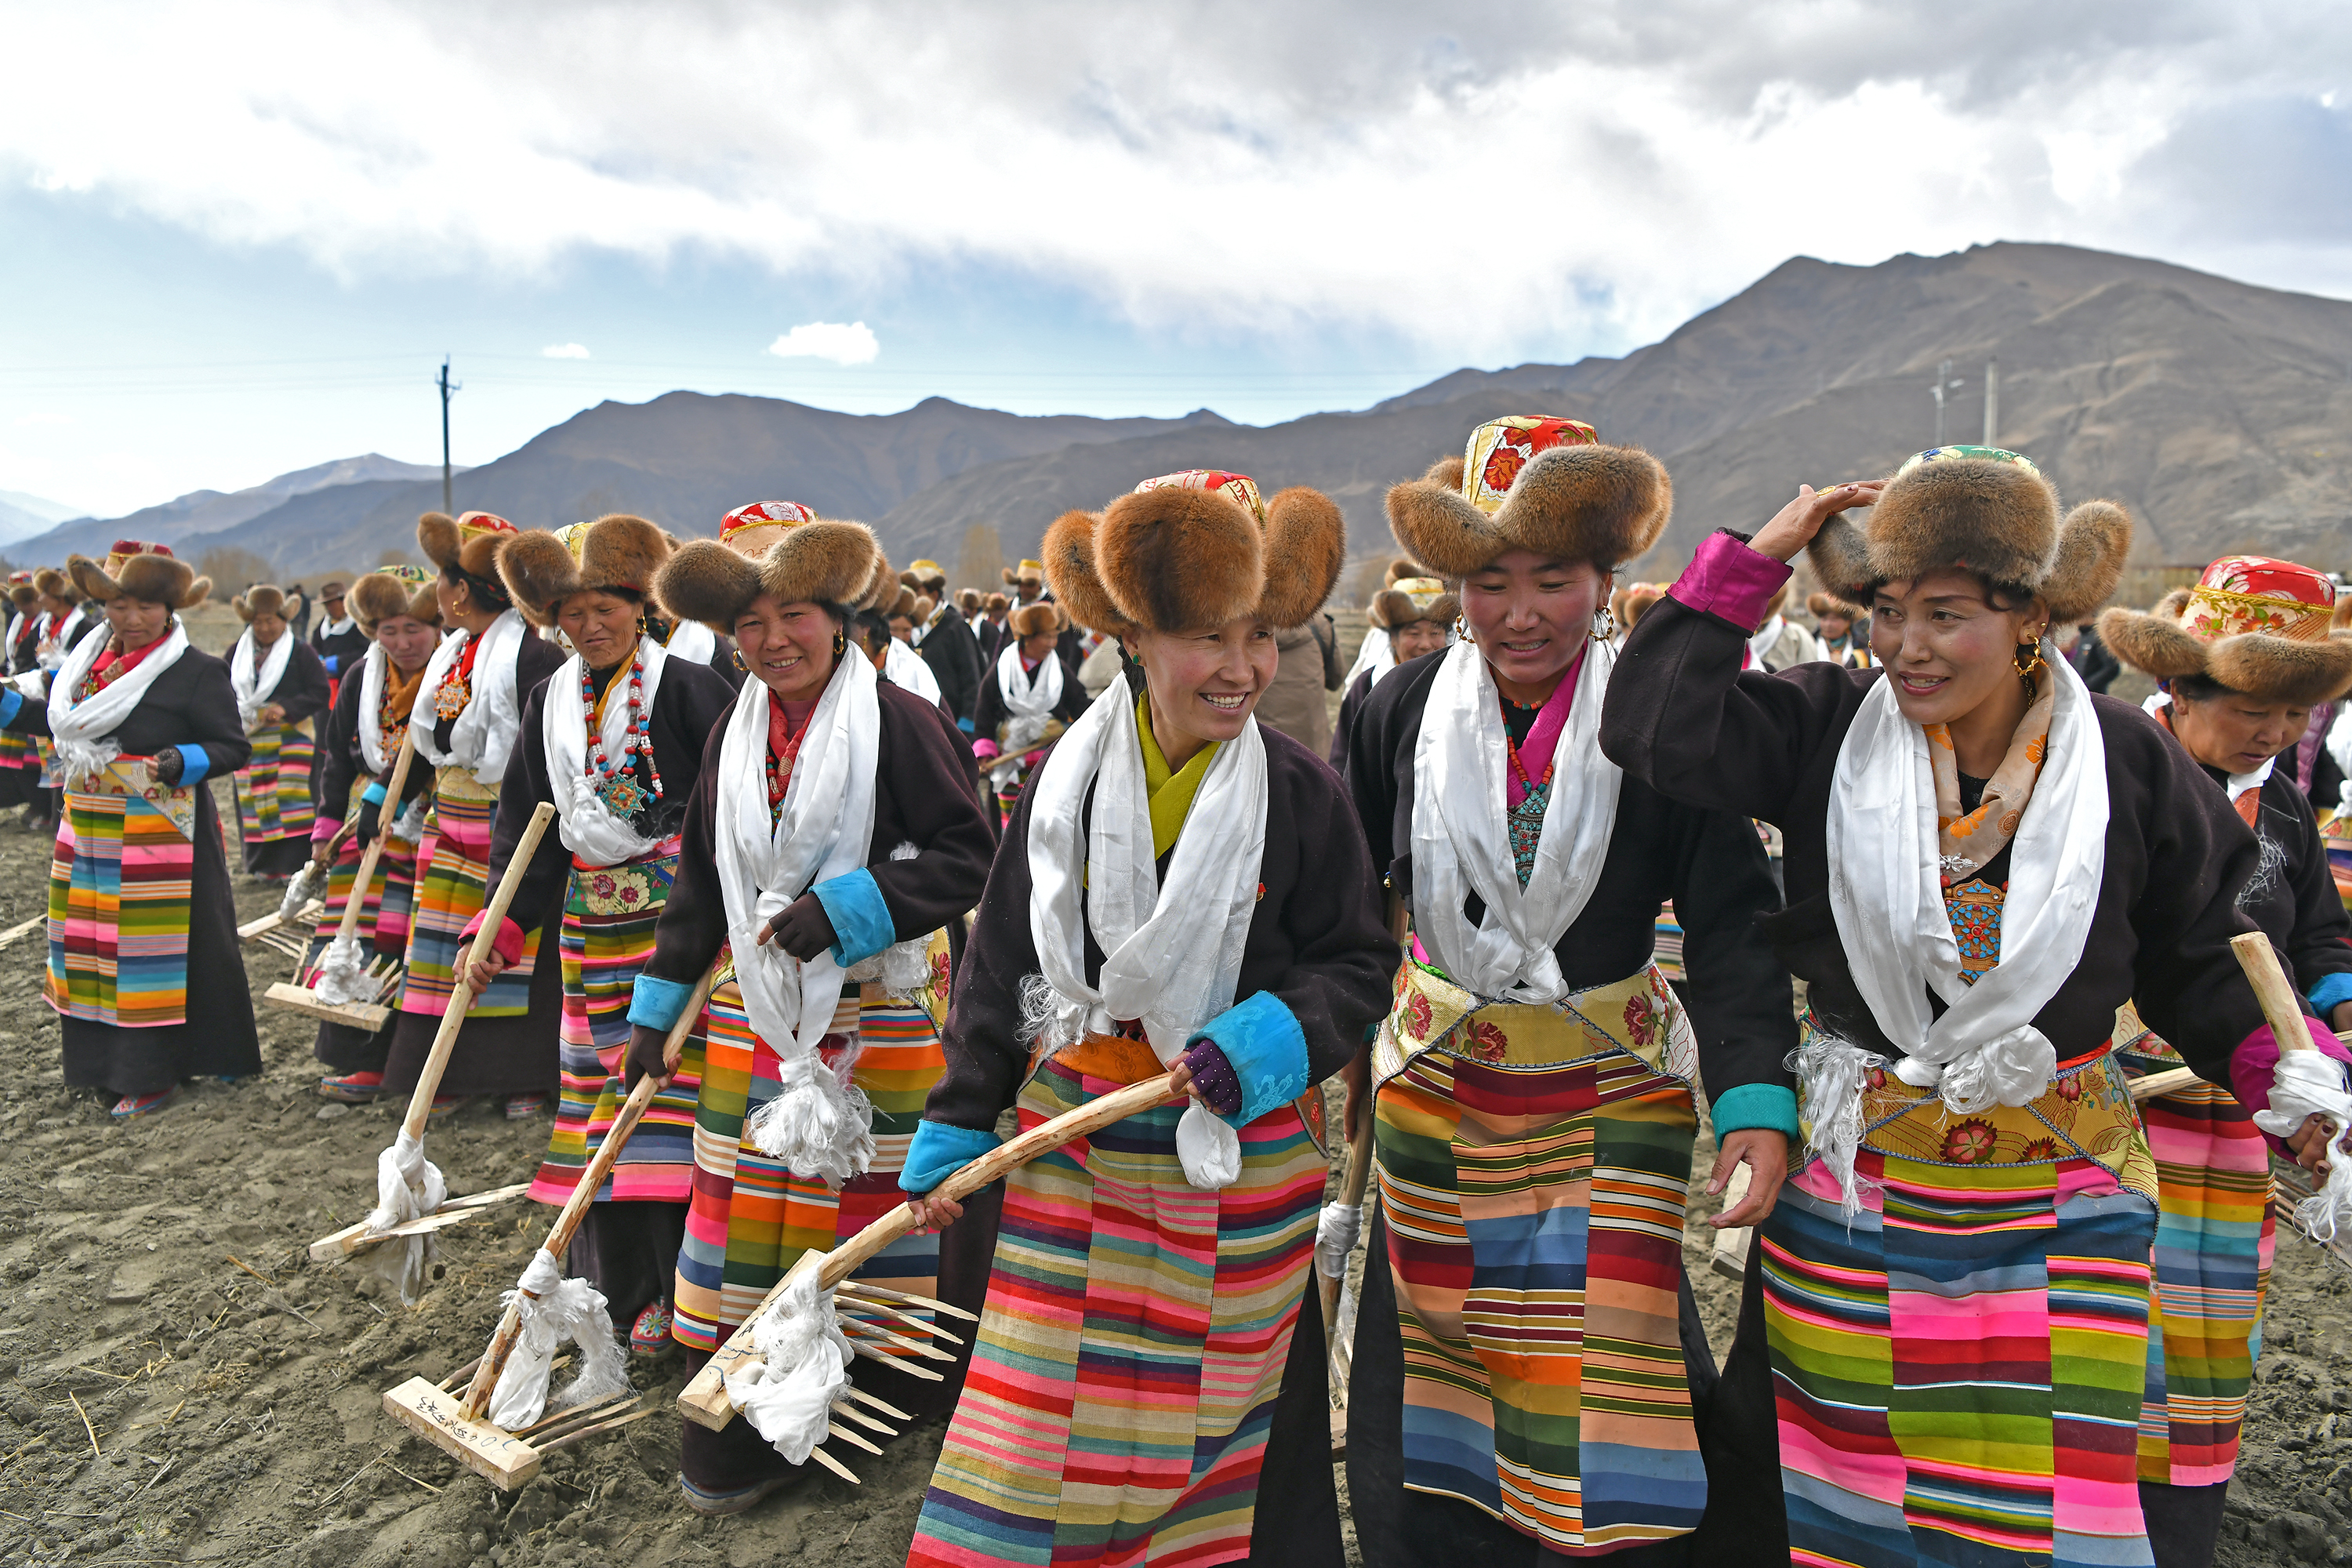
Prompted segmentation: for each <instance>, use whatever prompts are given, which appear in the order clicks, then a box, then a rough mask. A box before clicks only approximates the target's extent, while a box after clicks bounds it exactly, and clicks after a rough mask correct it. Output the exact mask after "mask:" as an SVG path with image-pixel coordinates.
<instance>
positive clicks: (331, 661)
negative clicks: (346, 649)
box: [319, 653, 343, 675]
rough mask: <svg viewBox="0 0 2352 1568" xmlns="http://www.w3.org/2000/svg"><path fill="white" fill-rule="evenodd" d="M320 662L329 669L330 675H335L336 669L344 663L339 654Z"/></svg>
mask: <svg viewBox="0 0 2352 1568" xmlns="http://www.w3.org/2000/svg"><path fill="white" fill-rule="evenodd" d="M319 662H320V664H323V665H325V666H326V667H327V673H328V674H329V675H332V674H334V673H335V667H336V666H337V665H339V664H341V663H342V662H343V656H342V655H341V654H339V653H331V654H329V655H328V656H327V657H326V658H322V659H320V661H319Z"/></svg>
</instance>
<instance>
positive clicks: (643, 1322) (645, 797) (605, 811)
mask: <svg viewBox="0 0 2352 1568" xmlns="http://www.w3.org/2000/svg"><path fill="white" fill-rule="evenodd" d="M669 553H670V546H669V541H668V538H667V536H666V535H665V534H664V533H663V532H662V531H661V530H660V529H658V528H656V527H655V526H654V525H653V524H652V523H650V522H647V521H646V520H645V519H643V518H641V517H631V516H628V515H626V514H625V513H615V514H614V515H612V516H609V517H602V518H598V519H597V520H596V521H593V522H590V523H584V524H576V525H574V526H573V527H571V528H567V529H565V530H563V531H562V534H560V535H559V534H555V533H549V532H546V531H540V530H533V531H530V532H528V533H523V534H520V535H518V536H517V537H516V538H515V539H513V540H512V541H510V542H509V543H508V544H507V546H506V547H505V548H504V549H503V550H501V551H500V552H499V576H500V577H501V578H502V579H503V580H504V581H505V583H506V585H507V591H508V592H509V594H510V595H513V598H514V603H515V607H516V608H517V609H519V610H520V611H521V612H522V613H523V615H524V616H526V617H527V618H528V619H530V621H531V622H532V623H533V624H534V625H537V626H554V627H556V628H557V629H559V630H560V631H562V634H563V636H564V638H565V640H566V641H567V642H568V643H569V644H570V645H571V647H572V648H573V649H574V652H573V653H572V657H571V658H569V659H567V660H565V661H564V663H563V665H562V668H559V669H557V670H556V672H555V673H554V674H553V675H551V676H550V677H549V678H548V679H547V680H546V681H545V682H544V683H542V684H541V686H539V687H538V688H537V689H534V690H533V691H532V692H531V694H530V697H529V698H528V699H526V700H525V701H524V703H523V710H522V740H521V741H520V742H519V743H518V745H517V746H516V748H515V752H514V755H513V757H512V759H511V760H510V761H509V763H508V766H507V775H506V782H505V783H504V784H502V785H501V786H500V787H499V816H498V830H497V833H496V835H495V836H494V837H493V838H492V840H491V845H490V880H491V882H492V884H493V885H495V884H496V883H497V882H498V880H499V878H501V877H502V876H504V875H505V872H506V868H507V866H508V863H509V861H510V860H511V859H512V858H513V856H514V852H515V848H516V846H517V844H518V842H519V841H520V838H521V837H522V830H523V825H524V824H526V823H528V822H529V821H530V816H531V813H532V811H533V810H534V809H536V808H537V807H538V806H539V805H540V804H541V802H545V801H552V802H553V803H554V805H555V807H556V826H553V827H551V828H550V830H549V831H548V833H547V835H546V836H545V837H542V838H541V840H540V843H539V851H538V853H537V854H536V855H535V856H533V857H532V858H531V861H530V868H528V869H527V870H526V871H525V872H524V873H523V878H522V881H521V885H520V887H519V888H518V889H517V890H516V893H515V898H514V902H513V904H512V905H511V906H510V907H509V910H508V911H507V918H506V921H505V923H504V925H503V926H501V927H500V929H499V934H498V937H497V941H496V946H495V950H494V951H493V952H492V953H491V955H490V957H489V958H488V959H486V960H485V961H484V962H483V963H482V964H481V965H480V967H479V968H478V970H477V971H476V974H475V987H474V988H475V989H476V990H477V991H484V990H488V988H489V986H490V985H491V984H493V983H495V981H496V980H497V978H498V975H499V973H500V972H501V971H502V970H503V969H504V968H505V967H506V965H507V964H508V963H511V962H512V961H513V960H514V959H515V958H516V957H517V956H519V955H520V953H521V952H522V949H523V943H524V942H525V940H526V934H527V933H528V932H530V931H538V930H540V929H541V928H542V927H545V926H549V925H551V924H559V922H560V925H559V929H560V930H561V931H562V944H561V952H562V982H563V1024H562V1037H561V1047H560V1049H561V1065H562V1098H561V1099H560V1100H559V1101H558V1102H557V1105H556V1110H555V1131H554V1135H553V1136H552V1137H551V1139H550V1140H549V1141H548V1146H547V1153H546V1155H545V1156H544V1158H542V1159H541V1162H540V1167H539V1175H538V1178H537V1180H535V1181H534V1182H533V1183H532V1184H531V1189H530V1195H531V1196H532V1197H533V1198H535V1199H537V1200H538V1201H539V1202H541V1203H544V1204H554V1205H562V1204H563V1203H564V1202H566V1201H567V1200H569V1199H570V1197H571V1196H572V1188H573V1187H574V1186H576V1185H577V1184H579V1180H580V1176H581V1173H583V1171H584V1170H585V1169H586V1168H587V1165H588V1163H589V1162H590V1161H591V1160H593V1159H594V1158H595V1156H596V1151H597V1150H598V1149H599V1148H600V1147H602V1146H603V1143H604V1135H605V1133H606V1132H607V1131H609V1130H610V1129H611V1127H612V1125H613V1121H614V1118H615V1117H616V1116H617V1115H619V1113H620V1109H621V1102H622V1101H623V1100H625V1099H626V1098H627V1097H628V1090H627V1089H626V1087H625V1083H624V1081H623V1079H624V1073H623V1070H622V1069H623V1058H625V1056H626V1055H627V1053H628V1047H629V1018H628V1014H629V1005H630V994H631V987H632V986H634V985H635V983H636V978H637V974H638V973H639V972H640V971H641V970H642V969H643V967H644V965H645V962H646V959H647V958H648V957H650V956H651V955H652V953H653V949H654V926H655V922H656V921H658V920H659V919H660V917H661V911H662V906H663V904H664V903H665V901H667V899H668V897H669V889H670V885H671V883H672V881H673V880H674V879H676V878H677V858H678V829H679V826H680V825H681V824H682V823H683V822H684V821H685V818H686V804H687V800H688V796H690V795H693V793H694V786H695V784H696V783H697V781H698V779H699V778H700V777H701V773H702V753H703V744H704V742H706V741H707V740H709V736H710V731H711V729H712V727H713V726H714V725H716V724H717V723H718V722H719V720H720V719H721V718H722V717H723V716H724V715H725V713H726V710H727V708H728V705H729V703H730V702H731V701H732V700H734V696H735V693H734V692H733V691H732V690H731V689H729V687H728V685H727V683H726V682H725V681H723V680H721V679H719V677H718V675H717V673H716V672H714V671H713V670H712V669H711V668H709V666H708V665H706V664H701V663H698V662H696V661H695V660H693V659H690V658H674V657H672V656H671V655H670V653H669V652H668V650H667V648H666V647H664V646H663V643H662V640H661V639H660V638H658V637H656V636H655V635H654V634H653V632H652V630H651V629H649V628H648V627H647V626H646V597H647V595H648V594H649V593H650V592H651V590H652V587H653V582H654V574H655V573H656V572H657V571H659V570H660V568H661V565H662V563H663V562H665V561H667V559H668V558H669ZM662 629H663V630H665V631H667V627H663V628H662ZM481 919H482V917H481V916H480V915H479V914H477V915H476V916H475V917H474V919H473V921H471V922H469V923H468V924H467V928H466V931H465V933H464V934H465V936H466V937H467V940H469V941H470V940H471V938H472V934H473V932H474V931H476V930H477V929H478V928H479V926H480V924H481ZM701 1074H702V1064H701V1062H700V1060H699V1059H698V1058H694V1057H689V1058H688V1059H687V1060H686V1061H685V1062H683V1063H682V1064H681V1065H680V1067H679V1068H678V1071H677V1075H676V1076H675V1077H673V1078H672V1079H670V1081H669V1084H668V1086H667V1088H666V1089H664V1090H663V1091H662V1093H661V1094H660V1095H659V1096H658V1097H657V1098H656V1100H654V1102H653V1104H652V1105H651V1106H650V1107H648V1108H647V1109H646V1114H645V1120H643V1121H640V1122H639V1123H638V1124H637V1130H636V1131H635V1133H634V1134H633V1135H632V1136H631V1137H630V1139H629V1142H628V1143H627V1145H626V1146H625V1148H624V1149H623V1150H622V1152H621V1156H620V1160H619V1162H618V1163H616V1164H615V1165H614V1168H613V1173H612V1175H611V1176H610V1177H609V1178H608V1179H607V1180H606V1182H605V1184H604V1186H603V1187H602V1188H600V1189H599V1190H598V1192H597V1194H596V1196H597V1201H596V1203H595V1204H594V1205H593V1206H592V1207H591V1208H590V1209H589V1211H588V1214H587V1216H586V1217H585V1219H583V1221H582V1223H581V1226H580V1230H579V1233H578V1235H577V1236H576V1237H574V1239H573V1240H572V1257H571V1260H570V1262H569V1263H568V1264H567V1271H568V1272H569V1273H571V1274H572V1275H574V1276H576V1277H578V1278H581V1279H586V1280H588V1281H589V1283H591V1284H592V1285H593V1286H595V1287H596V1289H598V1290H600V1291H602V1292H603V1293H604V1300H605V1305H606V1308H607V1310H609V1311H610V1312H611V1313H612V1316H613V1320H614V1323H615V1324H617V1325H619V1326H620V1327H621V1328H623V1329H624V1330H625V1331H628V1333H629V1341H630V1343H631V1345H632V1346H633V1347H634V1348H635V1349H636V1350H638V1351H640V1352H645V1353H646V1354H652V1353H654V1352H657V1351H660V1350H663V1349H665V1348H667V1345H668V1344H669V1308H668V1305H667V1298H668V1296H669V1291H670V1280H671V1279H672V1277H673V1276H674V1275H675V1274H676V1272H677V1244H678V1238H679V1237H680V1236H682V1235H683V1234H684V1231H685V1226H686V1210H687V1200H688V1198H689V1197H690V1196H691V1195H692V1194H693V1188H694V1102H695V1089H696V1087H697V1085H698V1083H699V1082H700V1080H701Z"/></svg>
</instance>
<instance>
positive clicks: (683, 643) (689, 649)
mask: <svg viewBox="0 0 2352 1568" xmlns="http://www.w3.org/2000/svg"><path fill="white" fill-rule="evenodd" d="M663 646H664V647H667V649H668V650H669V656H670V658H682V659H684V660H686V662H687V663H688V664H709V662H710V661H711V659H712V658H715V657H717V655H718V652H719V634H718V633H717V632H714V631H712V630H711V629H710V628H709V626H704V625H703V624H702V623H701V622H700V621H680V622H678V623H677V626H673V627H671V628H670V634H669V641H668V642H667V643H666V644H664V645H663Z"/></svg>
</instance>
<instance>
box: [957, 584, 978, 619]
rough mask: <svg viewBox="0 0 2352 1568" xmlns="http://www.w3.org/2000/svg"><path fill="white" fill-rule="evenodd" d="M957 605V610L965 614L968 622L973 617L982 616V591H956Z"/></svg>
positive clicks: (972, 589) (963, 589) (969, 589)
mask: <svg viewBox="0 0 2352 1568" xmlns="http://www.w3.org/2000/svg"><path fill="white" fill-rule="evenodd" d="M955 603H956V608H957V609H959V610H961V611H962V612H963V618H964V619H966V620H970V619H971V617H972V616H976V615H978V614H980V590H979V589H977V588H958V589H957V590H956V596H955Z"/></svg>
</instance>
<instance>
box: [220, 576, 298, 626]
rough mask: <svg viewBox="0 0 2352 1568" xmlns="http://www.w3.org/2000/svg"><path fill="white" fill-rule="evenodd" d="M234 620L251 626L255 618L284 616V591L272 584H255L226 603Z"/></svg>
mask: <svg viewBox="0 0 2352 1568" xmlns="http://www.w3.org/2000/svg"><path fill="white" fill-rule="evenodd" d="M228 607H229V608H230V609H232V610H235V611H236V618H237V619H238V620H240V621H243V622H244V623H245V624H246V625H247V626H251V625H252V624H253V623H254V620H255V618H256V617H257V616H284V615H285V614H286V590H285V589H283V588H280V587H278V585H277V584H274V583H256V584H253V586H251V587H250V588H247V590H246V591H245V592H244V593H242V594H239V595H237V596H236V598H234V599H231V600H230V601H229V602H228Z"/></svg>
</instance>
